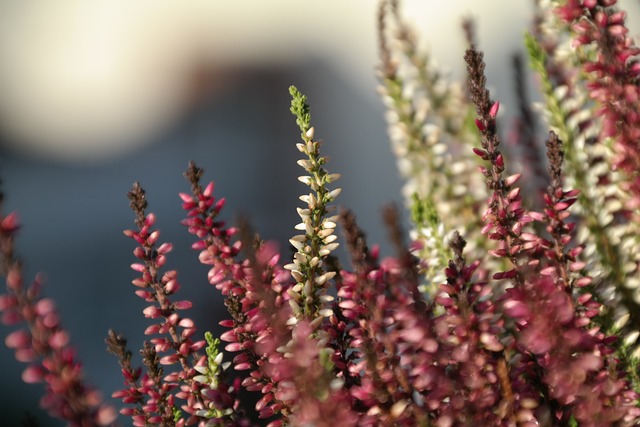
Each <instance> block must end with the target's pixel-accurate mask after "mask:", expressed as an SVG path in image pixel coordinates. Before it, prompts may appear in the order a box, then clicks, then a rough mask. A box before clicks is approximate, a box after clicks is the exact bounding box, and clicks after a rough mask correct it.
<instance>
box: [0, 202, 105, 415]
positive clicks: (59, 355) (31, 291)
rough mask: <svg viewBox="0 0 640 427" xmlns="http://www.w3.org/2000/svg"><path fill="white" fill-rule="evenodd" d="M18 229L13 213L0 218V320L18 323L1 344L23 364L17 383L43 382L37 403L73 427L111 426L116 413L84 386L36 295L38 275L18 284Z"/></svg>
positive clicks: (52, 313)
mask: <svg viewBox="0 0 640 427" xmlns="http://www.w3.org/2000/svg"><path fill="white" fill-rule="evenodd" d="M18 229H19V225H18V219H17V215H16V214H15V213H12V214H9V215H6V216H0V259H1V263H0V264H1V265H2V267H1V270H2V273H3V274H4V275H5V277H6V286H7V287H6V293H4V294H2V295H0V310H1V311H2V322H3V323H4V324H6V325H15V324H24V329H18V330H16V331H14V332H11V333H10V334H9V335H7V337H6V339H5V345H6V346H7V347H9V348H11V349H13V350H14V351H15V355H16V359H17V360H19V361H21V362H24V363H27V364H28V366H27V368H26V369H25V370H24V371H23V373H22V379H23V381H25V382H27V383H44V388H45V394H44V395H43V397H42V399H41V400H40V406H41V407H42V408H43V409H45V410H46V411H47V412H49V414H51V415H52V416H54V417H57V418H60V419H63V420H65V421H66V422H68V423H69V425H70V426H74V427H85V426H106V425H111V424H112V423H113V422H114V421H115V418H116V412H115V410H114V409H113V408H111V407H110V406H108V405H105V404H104V403H103V402H102V396H101V395H100V393H98V392H97V391H96V390H94V389H92V388H91V387H88V386H87V385H86V384H85V382H84V375H83V371H82V368H81V365H80V363H79V362H78V360H77V358H76V354H75V351H74V350H73V349H72V348H71V347H70V346H69V335H68V333H67V332H66V331H65V330H64V329H63V328H62V326H61V324H60V318H59V316H58V313H57V311H56V309H55V305H54V304H53V302H52V301H51V300H50V299H47V298H42V297H41V296H40V289H41V287H42V281H41V278H40V277H36V279H35V280H34V282H33V283H31V284H30V285H28V286H25V284H24V282H23V276H22V265H21V262H20V261H19V260H18V259H17V258H16V256H15V254H14V239H15V236H16V234H17V231H18Z"/></svg>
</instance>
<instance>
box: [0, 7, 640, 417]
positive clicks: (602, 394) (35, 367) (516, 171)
mask: <svg viewBox="0 0 640 427" xmlns="http://www.w3.org/2000/svg"><path fill="white" fill-rule="evenodd" d="M615 3H616V2H615V1H614V0H607V1H604V0H567V1H565V2H559V1H558V2H554V1H543V0H540V1H538V2H535V6H536V12H535V20H534V23H533V26H532V29H531V33H530V34H528V35H527V36H526V45H527V50H528V53H529V59H530V64H531V67H532V69H533V70H534V71H535V72H536V73H537V74H538V77H539V81H540V82H541V91H542V94H543V98H544V107H545V108H544V115H543V116H542V117H535V116H534V115H533V113H532V111H533V110H532V109H530V108H529V106H528V104H527V101H526V99H524V98H523V99H522V100H521V102H520V104H519V112H520V114H521V117H519V118H517V119H516V122H515V125H514V130H513V133H512V134H511V135H512V137H513V139H514V141H516V142H517V144H522V147H520V149H519V150H518V151H517V152H510V150H509V149H508V148H509V147H504V146H503V145H502V144H501V141H502V138H501V132H500V127H499V123H498V113H499V108H500V104H499V102H498V101H496V100H494V99H492V98H491V94H490V92H489V91H488V89H487V82H486V77H485V74H484V68H485V64H484V58H483V54H482V52H481V51H480V50H479V49H478V47H477V46H475V45H474V43H475V35H474V34H473V31H474V30H473V28H474V26H473V23H472V22H470V21H467V22H466V23H465V25H464V30H465V31H466V36H467V37H466V38H467V40H468V42H469V48H468V49H467V51H466V53H465V54H464V60H465V62H466V64H467V71H468V80H467V81H466V83H464V82H463V83H459V82H450V81H448V80H447V79H446V78H445V77H444V75H443V74H442V72H440V71H439V70H438V69H437V68H436V66H435V65H434V61H433V60H432V58H431V57H430V55H429V54H428V53H425V52H422V51H421V50H420V49H418V47H417V37H416V35H415V34H414V32H413V30H412V29H411V28H410V26H409V25H408V24H407V23H406V22H405V20H404V18H403V17H402V16H401V14H400V11H399V6H398V4H397V1H395V0H383V1H381V2H380V7H379V15H378V23H379V37H380V43H379V46H380V57H381V61H382V63H381V66H380V69H379V71H380V82H381V85H380V94H381V97H382V99H383V102H384V104H385V106H386V108H387V109H388V114H387V117H388V121H389V136H390V140H391V147H392V150H393V151H394V153H395V154H396V156H397V159H398V165H399V169H400V173H401V174H402V176H403V177H404V178H405V180H406V185H405V187H404V189H403V192H404V196H405V200H406V208H407V211H409V212H411V220H412V221H411V229H410V230H409V233H408V234H409V237H410V241H409V242H408V243H407V242H406V241H405V240H406V234H407V233H405V232H404V230H403V229H402V226H401V225H400V224H401V223H402V220H401V214H400V212H399V211H398V209H397V208H395V207H388V208H386V209H385V211H384V220H385V222H386V224H387V226H388V229H389V236H390V238H389V240H390V242H391V244H392V245H393V247H394V248H395V251H396V255H395V256H393V257H389V258H384V259H380V257H379V250H378V247H377V246H369V244H368V243H367V241H366V237H365V233H364V232H363V231H362V230H361V229H360V228H359V227H358V225H357V222H356V218H355V216H354V215H353V213H351V212H350V211H349V210H347V209H344V208H341V209H338V208H337V207H336V204H335V200H336V198H337V197H338V195H339V194H340V189H339V188H337V187H335V183H336V181H338V179H339V177H340V176H339V174H336V173H330V172H329V171H328V169H327V167H328V158H327V157H325V156H323V155H322V152H321V142H320V141H319V140H317V139H315V130H314V127H313V126H312V123H311V114H310V107H309V105H308V103H307V99H306V97H305V96H304V95H302V94H301V93H300V92H299V91H298V90H297V89H296V88H295V87H293V86H292V87H291V88H290V93H291V96H292V103H291V112H292V113H293V114H294V115H295V117H296V123H297V124H298V126H299V128H300V132H301V133H300V138H301V140H300V142H299V143H298V144H297V149H298V151H299V152H300V153H301V157H302V158H301V159H300V160H299V161H298V164H299V165H300V166H301V167H302V169H303V170H304V173H303V175H302V176H300V177H299V178H298V179H299V181H300V182H301V183H303V184H304V185H305V186H306V187H307V189H306V190H305V192H304V194H303V195H301V196H300V201H301V205H300V206H299V207H298V208H297V212H298V215H299V217H300V222H299V223H298V224H297V225H295V229H296V230H297V234H296V235H294V236H293V237H292V238H291V239H290V243H291V247H292V249H293V256H292V257H291V258H289V259H285V256H284V255H283V254H282V253H281V252H279V250H278V248H277V247H276V245H275V244H274V243H272V242H267V241H263V240H262V239H261V238H260V237H259V235H257V234H256V233H254V232H253V230H252V228H251V226H250V224H249V223H248V221H247V220H245V219H241V220H239V221H238V224H237V226H235V227H231V226H228V225H226V223H225V222H224V220H223V218H224V213H223V208H224V200H225V199H224V198H218V197H217V195H216V194H215V193H214V184H213V182H209V183H204V182H202V179H203V176H204V171H203V170H202V169H200V168H199V167H198V166H196V164H195V163H193V162H192V163H190V164H189V166H188V169H187V171H186V173H185V177H186V179H187V181H188V184H189V186H190V191H188V192H185V193H181V194H180V195H179V197H180V199H181V200H182V207H183V209H184V211H185V219H184V220H183V221H182V224H183V225H184V226H185V227H186V230H187V232H188V233H191V234H192V235H193V236H194V243H193V245H192V248H193V250H194V251H195V253H196V254H197V257H198V259H199V260H200V262H201V263H203V264H205V265H207V266H209V272H208V275H207V280H208V281H209V283H210V284H211V285H213V288H212V292H220V293H221V294H222V296H223V297H224V299H225V306H226V308H227V312H228V316H227V319H226V320H223V321H222V322H220V324H221V325H222V326H223V327H225V328H227V329H228V330H227V331H226V332H224V333H223V334H222V335H221V336H220V337H219V338H214V337H213V336H212V335H211V333H209V332H204V333H203V332H200V331H199V330H198V329H197V328H196V325H195V324H194V322H193V321H192V320H191V319H190V317H189V315H188V313H189V309H190V308H191V305H192V304H191V302H190V301H187V300H181V299H180V292H179V291H180V286H181V284H180V281H179V275H178V273H177V271H176V270H173V269H171V267H169V266H170V265H171V258H170V253H171V250H172V245H171V244H170V243H163V242H161V240H160V232H159V231H158V230H157V229H155V222H156V216H155V214H154V213H150V212H148V206H147V200H146V196H145V193H144V190H143V189H142V187H141V186H140V184H138V183H136V184H134V186H133V188H132V189H131V191H130V192H129V199H130V201H131V208H132V210H133V212H134V224H135V227H134V228H133V229H131V230H126V231H125V232H124V234H125V236H127V237H129V238H131V239H132V240H133V241H134V243H135V249H134V251H133V254H134V256H135V258H136V259H137V261H136V262H135V263H133V264H132V265H131V268H132V270H133V271H134V272H135V278H134V279H133V280H132V284H133V285H134V288H135V294H136V295H137V296H138V297H140V298H142V299H144V300H145V301H146V302H147V303H148V306H147V307H146V308H145V309H144V310H143V315H144V316H145V317H146V318H148V319H149V326H148V327H147V329H146V330H145V335H147V336H148V341H146V342H144V343H143V345H142V350H141V355H142V362H143V363H142V366H139V367H136V366H134V361H133V360H132V352H131V351H130V350H129V349H128V347H127V341H126V339H125V338H124V337H122V336H121V335H119V334H118V333H116V332H114V331H109V332H108V337H107V340H106V342H107V346H108V350H109V351H110V352H111V353H113V354H114V355H115V356H116V358H117V360H118V362H119V364H120V368H121V372H122V375H123V378H124V388H123V389H122V390H120V391H116V392H114V393H113V397H115V398H118V399H120V400H121V401H122V403H123V407H122V409H120V413H121V414H122V415H124V416H126V417H130V418H131V420H132V423H133V425H135V426H151V425H153V426H156V425H157V426H183V425H185V426H188V425H199V426H250V425H253V424H254V423H255V421H253V420H255V419H259V420H262V425H267V426H270V427H276V426H286V425H291V426H437V427H449V426H523V427H524V426H593V427H599V426H631V425H637V424H639V423H640V406H639V403H638V396H639V395H638V393H639V392H640V380H639V375H638V356H639V354H640V350H638V343H637V342H636V341H637V338H638V335H639V333H638V331H639V330H640V314H639V313H640V290H639V285H640V272H639V267H640V232H639V231H640V230H639V227H640V215H639V214H638V212H640V210H639V209H640V146H639V144H638V141H639V140H640V131H639V130H638V129H639V126H640V125H639V124H640V117H638V111H640V108H639V107H640V106H639V105H638V102H639V100H640V96H639V91H638V72H639V71H640V65H639V63H638V62H637V60H636V55H637V54H638V53H639V50H638V48H637V47H636V46H635V44H634V41H633V39H631V38H630V37H629V36H628V31H627V29H626V27H625V21H624V20H625V15H624V13H623V12H621V11H619V10H618V9H617V8H616V6H615ZM514 65H515V66H516V75H517V76H518V77H517V78H518V82H517V85H516V86H517V88H518V92H519V94H520V95H521V96H524V92H525V91H524V90H523V89H522V87H523V81H524V78H523V76H522V73H523V72H524V71H523V67H522V65H521V63H520V61H518V60H516V61H514ZM543 122H544V123H545V126H546V127H547V128H548V129H547V130H546V131H545V132H544V135H545V137H544V138H545V139H543V138H541V137H540V136H539V135H537V133H536V132H537V131H538V127H539V126H537V124H539V123H543ZM545 151H546V161H545V158H544V156H543V155H541V153H543V152H545ZM520 154H521V155H522V156H520ZM542 171H546V173H547V176H546V177H544V176H535V177H534V176H530V174H531V173H536V174H537V175H541V174H542ZM525 181H526V182H527V183H528V187H526V188H525V187H522V183H523V182H525ZM534 209H537V210H534ZM338 228H341V229H342V235H343V242H344V244H345V246H346V249H347V253H348V255H349V258H350V260H338V259H337V258H336V257H335V256H334V252H335V250H336V248H337V247H338V245H339V243H338V237H337V234H336V230H337V229H338ZM18 229H19V227H18V221H17V217H16V215H15V214H8V215H3V216H2V218H1V221H0V253H1V256H2V263H1V268H2V272H3V273H4V275H5V277H6V284H7V287H6V289H7V291H6V293H5V294H3V295H2V296H1V297H0V309H1V310H2V321H3V323H5V324H7V325H14V324H19V325H21V326H20V329H17V330H15V331H13V332H11V333H9V335H8V336H7V338H6V340H5V343H6V345H7V346H8V347H9V348H11V349H13V350H15V353H16V358H17V359H18V360H19V361H20V362H23V363H26V364H27V365H28V367H27V368H26V369H25V371H24V374H23V379H24V380H25V381H27V382H42V383H44V385H45V395H44V397H43V400H42V405H43V407H44V408H45V409H47V410H48V411H49V412H50V413H51V415H52V416H55V417H59V418H62V419H64V420H66V421H67V422H68V423H69V425H71V426H98V425H111V424H112V423H114V422H115V418H116V413H115V410H113V409H111V408H109V407H108V406H106V405H104V404H103V403H102V401H101V398H100V396H99V394H98V393H97V392H95V391H94V390H92V389H91V388H90V387H88V386H86V385H84V382H83V377H82V371H81V368H80V365H79V363H78V362H77V361H76V360H75V355H74V352H73V350H72V349H71V348H70V347H69V337H68V335H67V333H66V332H65V331H64V329H63V328H62V326H61V325H60V322H59V321H58V315H57V314H56V311H55V308H54V306H53V302H52V301H50V300H49V299H47V298H44V297H42V296H41V295H40V286H41V283H40V280H39V279H36V280H35V281H34V283H33V284H31V285H28V286H27V285H25V284H24V283H23V277H22V269H21V262H20V260H19V259H18V258H17V256H16V255H15V254H14V239H15V236H16V234H17V231H18ZM285 252H286V251H285ZM214 288H215V290H214ZM200 327H201V328H202V327H204V329H205V330H206V329H208V328H211V325H200ZM222 342H224V343H225V344H224V346H223V345H222V344H221V343H222ZM223 350H224V352H223ZM230 369H233V370H235V371H238V374H239V375H237V376H235V379H233V380H232V379H231V376H230V375H229V370H230ZM241 388H244V389H246V390H247V391H249V392H253V393H256V394H257V395H258V400H257V404H256V405H255V408H254V409H255V411H251V409H250V408H246V407H244V406H243V405H241V402H240V394H239V392H240V390H241ZM25 425H34V420H33V419H32V418H26V419H25Z"/></svg>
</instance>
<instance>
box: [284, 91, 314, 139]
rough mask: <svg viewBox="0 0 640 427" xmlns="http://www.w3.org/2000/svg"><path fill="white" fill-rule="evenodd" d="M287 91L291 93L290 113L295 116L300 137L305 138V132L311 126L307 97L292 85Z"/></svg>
mask: <svg viewBox="0 0 640 427" xmlns="http://www.w3.org/2000/svg"><path fill="white" fill-rule="evenodd" d="M289 93H290V94H291V113H292V114H293V115H294V116H296V123H297V124H298V127H300V130H301V131H302V138H303V139H305V140H306V138H305V136H306V133H307V131H308V130H309V128H310V127H311V113H310V108H309V104H307V97H306V96H305V95H303V94H302V93H301V92H300V91H299V90H298V88H297V87H295V86H293V85H292V86H289Z"/></svg>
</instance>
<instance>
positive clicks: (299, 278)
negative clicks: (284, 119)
mask: <svg viewBox="0 0 640 427" xmlns="http://www.w3.org/2000/svg"><path fill="white" fill-rule="evenodd" d="M289 93H290V94H291V97H292V100H291V112H292V113H293V114H294V115H295V116H296V123H298V126H299V127H300V130H301V131H302V134H301V136H302V141H303V142H302V143H298V144H297V145H296V146H297V148H298V151H300V152H301V153H303V154H304V155H306V157H307V158H306V159H301V160H298V164H299V165H300V166H301V167H302V168H303V169H304V170H305V171H306V172H307V174H308V175H304V176H300V177H298V180H299V181H300V182H302V183H304V184H305V185H307V186H309V188H310V189H311V190H312V192H311V193H309V194H308V195H302V196H300V200H301V201H302V202H304V203H305V204H306V206H305V207H304V208H298V209H297V210H298V215H299V216H300V219H301V222H300V223H299V224H298V225H296V227H295V228H296V230H299V231H302V232H304V234H298V235H296V236H293V237H292V238H291V239H289V242H290V243H291V244H292V245H293V246H294V247H295V249H296V250H297V252H296V254H295V255H294V259H293V263H291V264H287V265H286V266H285V268H286V269H288V270H290V271H291V275H292V276H293V278H294V279H295V281H296V284H295V286H293V288H291V289H290V290H289V295H290V296H291V299H290V300H289V304H290V305H291V308H292V310H293V315H294V318H295V319H297V320H300V319H306V320H307V321H309V322H312V328H313V327H315V326H316V325H318V324H319V322H322V318H327V317H329V316H331V314H333V312H332V310H331V308H328V306H327V303H329V302H331V301H332V300H333V297H331V296H330V295H328V294H327V288H328V286H329V284H330V280H331V279H332V278H333V277H334V276H335V274H336V273H335V272H334V271H325V269H324V267H323V262H324V260H325V259H326V258H327V256H328V255H329V254H330V253H331V252H332V251H334V250H335V249H336V248H337V247H338V243H337V242H336V239H337V236H335V235H334V229H335V227H336V222H335V221H336V220H337V219H338V217H337V216H327V215H328V214H330V213H331V211H333V210H334V207H332V206H330V205H329V204H330V203H332V202H333V201H334V200H335V198H336V197H337V196H338V195H339V194H340V192H341V189H340V188H336V189H334V190H329V188H328V187H327V184H330V183H332V182H334V181H335V180H337V179H338V178H339V177H340V175H339V174H329V173H328V172H327V171H326V170H325V169H324V167H323V166H324V165H325V164H326V163H327V160H328V159H327V158H326V157H324V156H321V155H320V145H321V144H320V142H319V141H317V140H314V138H313V137H314V128H313V127H311V125H310V120H311V117H310V113H309V106H308V104H307V103H306V100H307V98H306V96H304V95H302V94H301V93H300V91H299V90H298V89H297V88H296V87H294V86H291V87H290V88H289ZM314 321H315V322H314ZM292 322H294V320H292Z"/></svg>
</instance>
